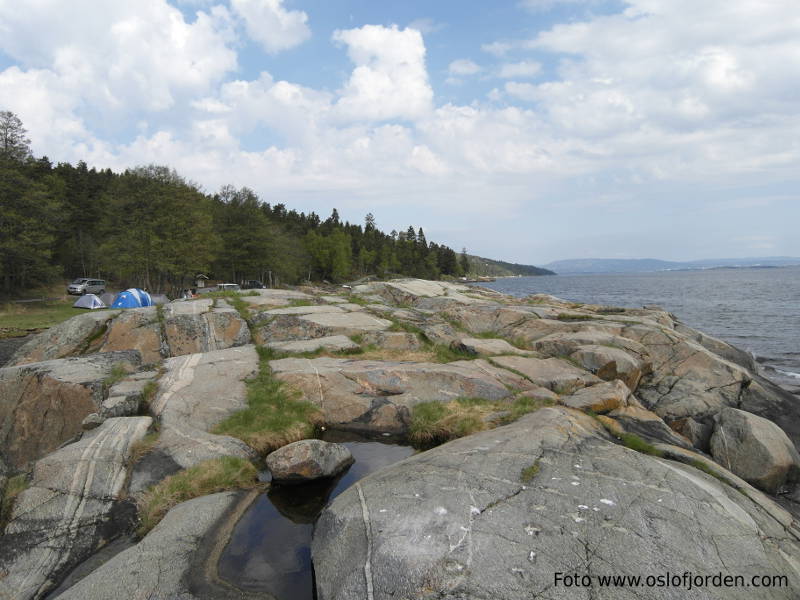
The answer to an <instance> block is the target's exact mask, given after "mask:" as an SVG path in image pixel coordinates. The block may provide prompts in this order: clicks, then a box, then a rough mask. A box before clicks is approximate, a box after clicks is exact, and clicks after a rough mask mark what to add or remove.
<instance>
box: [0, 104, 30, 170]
mask: <svg viewBox="0 0 800 600" xmlns="http://www.w3.org/2000/svg"><path fill="white" fill-rule="evenodd" d="M26 133H27V131H26V130H25V128H24V127H23V126H22V121H20V120H19V117H17V115H15V114H14V113H12V112H11V111H8V110H4V111H0V158H5V159H10V160H15V161H19V162H21V161H24V160H25V159H26V158H28V157H29V156H30V155H31V148H30V143H31V141H30V140H29V139H28V138H27V137H25V134H26Z"/></svg>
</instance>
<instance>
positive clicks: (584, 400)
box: [560, 380, 661, 420]
mask: <svg viewBox="0 0 800 600" xmlns="http://www.w3.org/2000/svg"><path fill="white" fill-rule="evenodd" d="M630 398H631V391H630V390H629V389H628V386H627V385H625V384H624V383H623V382H621V381H619V380H617V381H607V382H603V383H598V384H596V385H593V386H591V387H588V388H582V389H580V390H578V391H577V392H575V393H574V394H572V395H571V396H564V397H562V398H561V400H560V401H561V403H562V404H564V405H565V406H569V407H570V408H576V409H578V410H591V411H593V412H596V413H606V412H609V411H612V410H614V409H616V408H620V407H623V406H628V403H629V400H630ZM636 404H638V402H637V403H636ZM657 418H658V417H657ZM659 420H661V419H659Z"/></svg>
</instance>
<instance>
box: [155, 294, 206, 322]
mask: <svg viewBox="0 0 800 600" xmlns="http://www.w3.org/2000/svg"><path fill="white" fill-rule="evenodd" d="M213 304H214V300H213V299H212V298H198V299H197V300H176V301H174V302H170V303H169V304H165V305H164V317H165V318H169V317H175V316H177V315H201V314H203V313H205V312H208V311H210V310H211V307H212V306H213Z"/></svg>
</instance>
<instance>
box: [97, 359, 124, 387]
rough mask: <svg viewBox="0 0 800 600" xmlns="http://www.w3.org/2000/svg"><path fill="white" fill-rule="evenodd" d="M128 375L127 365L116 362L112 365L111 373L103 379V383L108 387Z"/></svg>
mask: <svg viewBox="0 0 800 600" xmlns="http://www.w3.org/2000/svg"><path fill="white" fill-rule="evenodd" d="M127 376H128V369H126V368H125V365H123V364H121V363H116V364H114V365H113V366H112V367H111V373H109V374H108V377H106V378H105V379H103V385H104V386H105V388H106V389H108V388H110V387H111V386H112V385H114V384H115V383H117V382H118V381H121V380H123V379H125V378H126V377H127Z"/></svg>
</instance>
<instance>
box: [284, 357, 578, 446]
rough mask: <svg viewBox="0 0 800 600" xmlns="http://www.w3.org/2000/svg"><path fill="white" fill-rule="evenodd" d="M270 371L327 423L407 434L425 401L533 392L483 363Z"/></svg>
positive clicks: (303, 364) (289, 365)
mask: <svg viewBox="0 0 800 600" xmlns="http://www.w3.org/2000/svg"><path fill="white" fill-rule="evenodd" d="M270 367H271V368H272V371H273V374H274V376H275V377H277V378H278V379H281V380H282V381H285V382H287V383H289V384H290V385H292V386H293V387H295V388H296V389H299V390H300V391H301V392H302V394H303V397H304V398H305V399H306V400H308V401H309V402H312V403H314V404H316V405H317V406H318V407H319V408H320V409H321V410H322V413H323V419H324V420H325V421H326V422H327V423H330V424H336V425H342V426H346V427H347V428H350V429H361V430H365V431H376V432H378V431H379V432H395V433H404V432H405V431H406V430H407V427H408V422H409V415H410V410H411V409H412V408H413V407H414V406H415V405H416V404H418V403H420V402H426V401H439V402H448V401H450V400H455V399H456V398H475V397H478V398H485V399H487V400H499V399H502V398H507V397H510V395H511V391H510V389H516V390H525V389H529V388H531V387H533V385H532V384H531V382H530V381H528V380H527V379H526V378H524V377H521V376H520V375H518V374H516V373H513V372H511V371H508V370H505V369H500V368H497V367H495V366H493V365H491V364H489V363H488V362H486V361H484V360H473V361H456V362H452V363H447V364H436V363H407V362H391V361H373V360H348V359H338V358H316V359H312V360H308V359H301V358H284V359H281V360H273V361H271V362H270ZM587 375H588V374H587ZM589 376H590V377H591V375H589ZM509 388H510V389H509Z"/></svg>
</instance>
